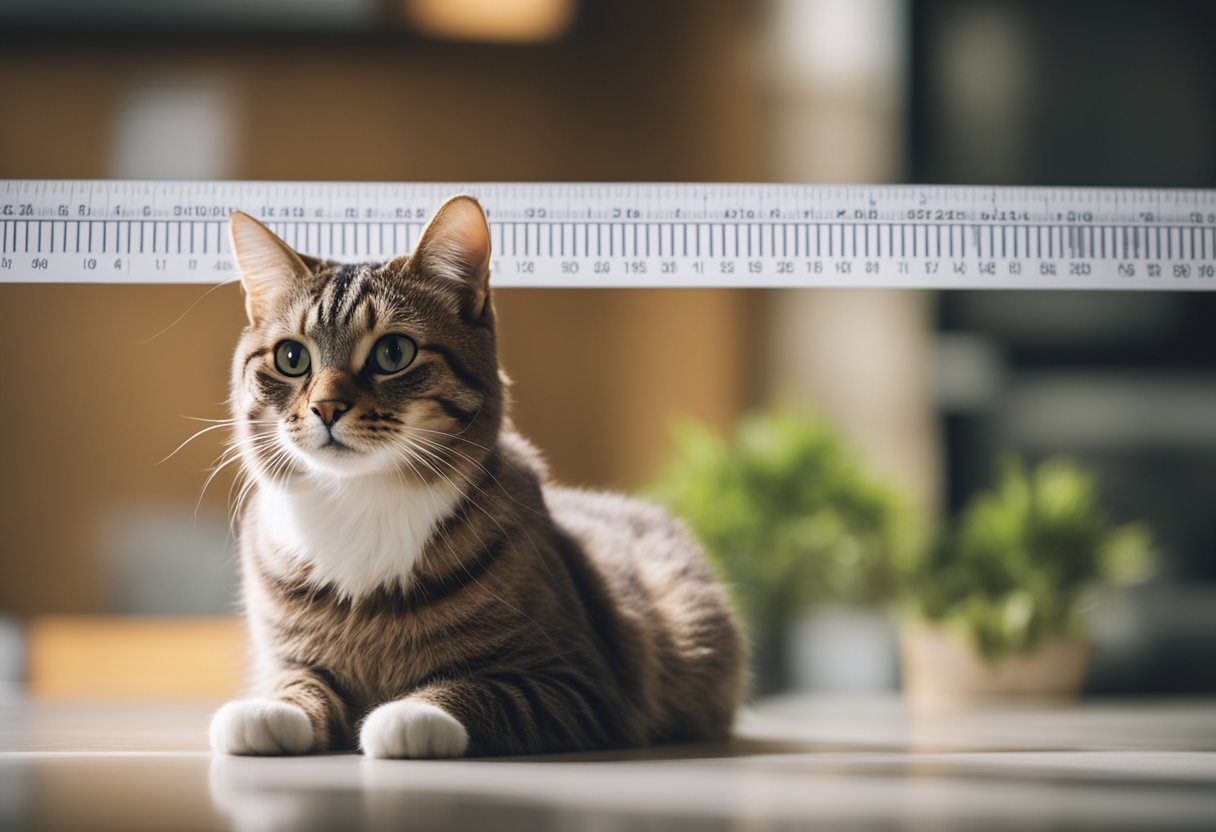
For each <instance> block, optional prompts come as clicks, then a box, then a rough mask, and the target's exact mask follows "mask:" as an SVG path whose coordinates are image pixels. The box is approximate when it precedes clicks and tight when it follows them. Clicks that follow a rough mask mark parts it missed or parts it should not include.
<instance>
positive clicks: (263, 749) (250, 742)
mask: <svg viewBox="0 0 1216 832" xmlns="http://www.w3.org/2000/svg"><path fill="white" fill-rule="evenodd" d="M312 744H313V733H312V723H311V722H310V721H309V719H308V714H306V713H304V709H303V708H300V707H297V706H296V705H289V704H287V703H286V702H276V701H275V700H273V699H238V700H236V701H235V702H229V703H228V704H227V705H225V706H224V707H222V708H220V709H219V710H218V711H216V712H215V716H213V717H211V750H212V751H214V752H215V753H216V754H304V753H305V752H307V751H310V750H311V749H312Z"/></svg>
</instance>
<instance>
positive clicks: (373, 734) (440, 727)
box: [359, 674, 620, 757]
mask: <svg viewBox="0 0 1216 832" xmlns="http://www.w3.org/2000/svg"><path fill="white" fill-rule="evenodd" d="M596 705H597V703H594V702H591V701H588V699H587V697H586V695H585V694H583V693H581V692H580V691H579V690H578V689H577V688H576V687H575V686H573V685H572V684H570V683H569V682H568V680H564V679H560V678H554V677H546V678H540V677H532V676H528V675H525V674H505V675H501V676H495V677H492V678H478V677H470V678H466V679H460V680H453V681H445V682H439V683H435V684H432V685H428V686H426V687H424V688H421V689H419V690H416V691H414V692H413V693H411V694H410V695H409V696H407V697H405V698H404V699H399V700H396V701H394V702H389V703H387V704H384V705H381V706H380V707H378V708H376V709H375V710H373V711H372V712H371V714H369V715H368V717H367V719H365V720H364V721H363V725H362V727H361V729H360V731H359V747H360V748H361V749H362V750H363V753H364V754H367V755H368V756H369V757H459V756H462V755H464V754H472V755H508V754H535V753H541V752H557V751H578V750H586V749H588V748H596V747H608V746H611V745H617V744H620V741H619V739H618V738H616V737H615V736H614V735H613V734H612V733H611V731H610V729H609V727H608V726H606V725H605V724H604V722H603V717H604V716H605V709H603V708H599V707H596Z"/></svg>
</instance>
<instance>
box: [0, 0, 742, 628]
mask: <svg viewBox="0 0 1216 832" xmlns="http://www.w3.org/2000/svg"><path fill="white" fill-rule="evenodd" d="M741 6H742V4H738V3H733V2H700V1H697V2H694V0H687V1H686V2H683V3H675V2H673V3H659V4H642V3H637V4H628V5H627V6H626V8H627V9H628V11H627V13H625V14H617V15H615V16H611V17H608V18H606V19H605V21H600V22H595V21H592V22H595V25H584V26H582V27H581V28H580V29H578V30H577V31H576V33H575V34H574V35H572V36H571V37H570V38H569V39H568V40H566V41H563V42H560V43H557V44H554V45H550V46H544V47H519V48H492V49H491V48H477V47H473V46H468V45H455V44H438V43H428V42H422V41H416V40H411V39H407V38H400V37H393V38H388V37H385V38H375V39H370V40H349V39H347V40H342V39H339V40H333V41H318V40H316V39H312V40H296V41H290V40H284V41H275V42H268V41H265V40H257V39H249V38H246V39H244V40H240V41H222V40H213V39H206V38H201V37H200V38H194V39H190V40H180V41H174V42H165V41H164V39H163V38H142V39H128V40H124V39H122V38H118V39H115V38H108V39H107V38H99V39H97V40H90V41H87V42H74V43H70V44H58V43H53V42H40V41H37V40H31V41H29V42H27V43H25V44H23V45H16V46H12V45H10V47H8V48H7V49H6V51H5V52H3V53H2V54H0V112H3V113H5V118H4V119H0V177H97V176H105V175H107V174H108V172H109V170H110V167H109V166H110V165H111V160H112V159H113V157H114V153H113V146H112V142H113V133H114V120H115V118H116V113H117V112H118V111H119V110H120V109H121V107H122V106H123V105H124V104H123V102H124V101H126V100H127V96H128V95H129V94H130V91H131V90H132V89H134V88H137V87H139V86H140V85H147V84H149V83H155V82H165V83H175V82H176V81H175V79H177V80H181V79H185V80H186V81H190V79H202V80H203V81H204V82H206V83H208V84H213V85H218V86H217V88H218V89H222V90H223V91H224V95H225V98H226V100H230V101H231V102H233V105H232V106H233V107H234V108H235V112H234V114H233V124H234V125H235V128H236V137H235V142H234V145H233V149H232V154H231V162H230V165H231V170H229V171H226V172H224V174H223V175H226V176H231V177H234V178H270V179H275V178H284V179H297V178H298V179H304V178H309V179H356V180H358V179H367V180H462V179H463V180H478V179H503V180H510V179H556V180H561V179H590V180H596V179H601V180H609V179H639V180H646V179H675V180H680V179H689V180H697V179H717V180H747V179H755V178H758V175H759V170H758V165H757V164H756V153H755V146H756V144H757V141H756V135H755V132H756V128H755V126H754V125H755V124H756V121H757V119H756V118H755V115H756V113H755V109H756V102H755V100H754V93H753V91H754V85H753V84H752V81H751V79H750V71H751V69H750V67H751V64H750V62H749V58H748V53H747V51H746V50H747V47H748V43H747V42H746V38H742V37H740V34H741V33H743V32H745V30H746V26H747V25H748V24H749V20H748V19H747V17H746V14H745V12H744V11H742V10H741ZM31 65H37V66H38V67H40V69H39V71H38V72H37V73H30V72H29V71H28V68H29V67H30V66H31ZM182 152H189V148H183V149H182ZM203 291H204V290H203V289H202V288H200V287H133V286H97V287H84V286H72V287H65V286H0V355H2V356H3V358H2V359H0V390H3V391H5V393H6V397H7V399H8V403H7V404H6V406H4V407H2V408H0V459H2V460H3V465H2V467H0V497H2V499H0V535H2V540H0V546H2V549H0V612H10V613H16V614H21V615H29V614H34V613H39V612H48V611H50V612H87V611H99V610H105V609H106V607H107V603H108V602H107V598H106V595H105V591H104V587H105V584H106V580H107V578H106V575H105V574H104V573H103V565H102V561H101V555H100V551H99V546H100V543H99V537H98V529H99V527H100V525H101V524H102V523H104V521H105V518H106V516H107V515H108V514H109V513H111V512H113V511H115V510H116V509H117V508H119V507H122V506H124V505H127V504H130V503H131V502H133V501H140V500H159V501H170V502H174V503H180V504H182V505H192V504H193V501H194V500H195V499H196V497H197V495H198V493H199V489H200V488H201V486H202V483H203V481H204V479H205V474H204V473H203V469H204V468H205V467H206V466H207V465H208V464H209V462H210V461H211V460H212V458H213V457H214V455H215V454H216V452H217V451H218V450H219V447H220V443H219V440H218V438H216V439H210V438H204V439H202V440H200V441H198V442H196V443H195V444H194V445H192V446H191V447H189V448H187V449H185V450H184V451H183V452H182V453H181V454H179V455H178V456H177V457H175V458H174V459H173V460H170V461H169V462H166V463H165V464H163V465H159V466H158V465H156V464H155V463H156V462H157V460H159V459H160V458H161V457H163V456H164V455H165V454H166V453H168V452H169V451H170V450H172V449H173V448H174V446H176V444H177V443H178V442H180V441H181V440H182V439H183V438H184V437H185V436H187V435H188V434H189V432H190V431H191V430H192V428H193V426H195V423H191V422H188V421H186V420H184V419H181V418H179V416H181V415H191V416H202V417H218V416H221V415H223V414H224V409H223V405H222V401H223V399H224V397H225V395H226V389H225V387H226V379H227V363H228V358H229V354H230V350H231V348H232V345H233V343H234V341H235V338H236V335H237V333H238V332H239V330H240V327H241V325H242V320H241V304H240V299H239V297H238V292H237V290H236V289H235V288H234V287H226V288H223V289H220V290H218V291H216V292H214V293H212V294H210V295H208V296H207V297H206V298H204V299H203V300H201V301H199V303H198V305H197V306H195V307H194V308H193V309H192V310H191V311H190V312H189V313H188V314H186V315H185V317H184V318H182V319H181V320H180V321H179V322H178V323H176V324H173V322H174V321H175V320H176V319H177V318H178V317H179V316H181V315H182V314H183V313H184V312H186V310H187V309H189V308H190V306H191V304H192V303H194V302H195V300H196V299H197V298H198V297H199V296H200V295H201V294H202V292H203ZM498 303H499V307H500V317H501V320H502V330H503V334H502V343H503V353H504V359H503V360H504V364H505V366H506V367H507V368H508V370H509V372H510V373H511V375H512V376H513V377H514V379H515V381H516V384H515V388H514V394H515V397H516V399H517V407H516V413H517V415H518V421H519V423H520V425H521V427H522V428H523V429H524V430H525V431H526V432H528V433H529V434H531V435H532V436H533V437H534V438H535V439H536V440H537V442H538V443H539V444H540V445H541V446H542V447H543V448H544V449H545V450H546V451H547V453H548V456H549V458H550V460H551V462H552V464H553V466H554V468H555V469H556V471H557V473H558V474H559V475H561V476H562V477H563V478H565V479H567V480H571V481H574V482H578V483H586V484H609V485H614V486H620V487H626V488H628V487H634V486H637V485H639V484H641V483H642V482H644V481H645V480H646V478H647V477H648V476H649V475H650V473H651V472H652V471H653V469H654V468H655V466H656V465H657V464H658V463H659V462H661V460H662V458H663V456H664V454H665V453H666V450H667V445H666V442H667V440H666V431H667V426H668V423H669V420H670V418H671V417H672V416H673V415H674V414H678V413H687V414H693V415H696V416H699V417H701V418H704V419H707V420H709V421H711V422H713V423H715V424H718V425H721V426H725V425H727V424H729V422H730V421H731V420H732V419H733V418H734V417H735V416H736V415H737V414H738V413H739V412H740V411H741V409H742V408H743V407H744V406H745V405H746V404H747V401H748V396H749V394H750V392H751V387H752V383H751V379H752V377H753V372H752V371H753V369H754V365H755V359H754V358H753V350H752V349H751V348H750V345H751V342H752V339H751V333H752V329H753V324H752V320H753V312H752V310H753V307H754V305H755V303H756V300H755V298H754V296H753V295H748V294H747V293H744V292H738V291H678V292H675V291H670V292H669V291H645V292H628V291H541V290H526V291H525V290H508V291H504V292H502V293H501V296H500V297H499V300H498ZM170 324H173V325H172V326H169V325H170ZM167 326H168V327H169V328H168V330H167V331H166V332H164V334H162V335H160V336H159V337H157V338H154V339H152V340H150V341H149V340H147V339H148V338H149V337H150V336H152V335H154V334H156V333H157V332H158V331H160V330H162V329H163V328H165V327H167ZM229 482H230V481H229V480H227V479H225V478H219V479H217V481H216V483H215V484H214V485H213V486H212V488H211V489H210V491H209V492H208V493H207V495H206V496H205V497H204V500H203V506H204V509H205V510H208V511H213V512H222V511H223V509H224V506H225V503H226V500H227V490H228V485H229ZM189 533H190V529H189V528H184V529H183V530H182V534H189Z"/></svg>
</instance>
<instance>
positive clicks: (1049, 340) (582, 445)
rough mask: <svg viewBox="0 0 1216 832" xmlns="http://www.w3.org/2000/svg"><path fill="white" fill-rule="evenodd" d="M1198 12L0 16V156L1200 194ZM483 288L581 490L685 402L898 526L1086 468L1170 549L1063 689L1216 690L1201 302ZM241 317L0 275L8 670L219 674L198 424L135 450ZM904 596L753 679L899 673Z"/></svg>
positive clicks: (366, 10)
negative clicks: (1013, 478)
mask: <svg viewBox="0 0 1216 832" xmlns="http://www.w3.org/2000/svg"><path fill="white" fill-rule="evenodd" d="M1213 32H1216V3H1210V2H1200V0H1157V1H1156V2H1152V3H1149V2H1136V1H1133V0H1104V2H1097V0H1093V2H1082V0H1056V2H1052V3H1038V2H1013V0H762V1H761V2H744V1H743V0H244V2H235V0H114V2H109V3H104V4H99V3H94V2H89V0H0V113H3V116H2V117H0V177H2V178H105V177H115V178H199V179H209V178H216V179H287V180H291V179H305V180H316V179H320V180H368V181H395V180H463V181H477V180H538V181H566V180H588V181H613V180H616V181H627V180H642V181H647V180H658V181H782V182H875V183H879V182H919V183H942V184H953V183H958V184H1027V185H1101V186H1174V187H1204V188H1211V187H1216V153H1214V152H1213V148H1216V50H1214V49H1213V48H1212V43H1211V35H1212V33H1213ZM496 303H497V305H498V308H499V316H500V321H501V324H500V326H501V345H502V358H503V363H504V365H505V367H506V369H507V371H508V372H509V373H510V375H511V377H512V378H513V379H514V382H515V385H514V398H515V407H514V414H515V418H516V421H517V423H518V424H519V426H520V427H521V429H522V430H523V431H524V432H525V433H526V434H528V435H530V436H531V437H532V438H533V439H534V440H535V441H536V442H537V443H538V444H539V445H540V446H541V447H542V448H543V449H544V450H545V452H546V453H547V455H548V458H549V460H550V462H551V463H552V466H553V468H554V470H555V473H556V475H557V476H558V477H559V478H560V479H562V480H563V481H566V482H570V483H576V484H580V485H587V486H595V487H608V488H615V489H624V490H630V491H639V490H646V489H649V488H650V487H651V485H652V483H654V482H655V479H656V477H659V476H660V472H661V471H662V470H664V466H667V465H669V464H670V460H671V459H672V458H673V454H677V455H678V453H679V449H678V448H677V446H676V445H675V444H674V441H673V434H672V425H673V423H676V422H678V421H679V420H680V419H691V420H695V421H696V422H699V423H701V424H703V425H705V426H707V429H708V430H710V431H711V432H717V433H719V434H722V435H727V434H730V433H731V432H732V431H734V430H735V427H736V425H737V424H738V423H739V421H740V419H742V418H743V417H744V416H745V414H747V413H750V412H753V411H757V410H764V409H767V408H772V407H774V406H780V407H783V408H784V409H785V410H786V411H788V412H797V413H806V414H813V415H814V416H815V418H817V419H821V420H822V421H823V422H824V423H825V424H826V425H828V426H830V429H831V430H832V431H834V432H836V433H837V434H838V435H839V437H840V440H841V442H843V443H844V444H845V445H847V446H848V447H851V448H853V449H854V450H855V453H856V455H857V459H858V465H860V466H864V467H865V469H866V470H867V471H868V472H870V475H871V476H872V477H874V478H875V479H876V480H878V481H881V482H882V483H883V484H884V487H886V488H889V489H890V491H891V492H892V493H895V494H897V495H898V498H899V500H900V502H901V503H902V504H903V505H904V506H905V507H906V510H907V512H908V513H909V514H911V515H913V516H914V517H915V518H917V523H915V524H913V525H916V526H918V527H919V528H920V529H924V528H932V527H933V526H935V525H940V524H941V523H944V522H949V520H950V518H952V517H954V516H956V515H957V514H958V512H959V511H960V510H962V509H963V508H964V506H965V505H966V504H967V502H968V500H969V499H970V498H971V497H972V496H973V495H974V494H975V493H976V492H977V491H978V490H980V489H983V488H986V487H988V486H990V485H991V483H992V482H993V478H994V476H995V464H996V460H997V459H998V456H999V455H1000V454H1001V453H1002V452H1010V451H1012V452H1016V453H1018V454H1020V455H1021V456H1022V457H1023V458H1024V459H1025V460H1027V462H1028V463H1034V462H1037V461H1038V460H1041V459H1045V458H1048V457H1051V456H1055V455H1059V454H1064V455H1067V456H1069V457H1071V458H1073V459H1075V460H1077V461H1078V463H1079V464H1080V465H1082V466H1083V467H1084V468H1085V470H1087V471H1088V472H1090V473H1091V475H1092V476H1093V479H1094V482H1095V484H1096V489H1097V491H1098V492H1099V494H1100V496H1101V501H1102V505H1103V506H1104V508H1105V511H1106V512H1107V514H1108V516H1109V517H1110V519H1111V520H1112V522H1116V523H1121V522H1125V521H1143V522H1145V523H1146V524H1147V525H1148V526H1149V527H1151V529H1152V532H1153V539H1154V542H1155V549H1156V551H1157V553H1158V563H1157V569H1156V573H1155V577H1153V578H1152V579H1151V580H1149V581H1147V582H1142V583H1139V584H1137V585H1136V586H1134V587H1128V588H1119V589H1116V588H1110V587H1108V588H1106V589H1105V590H1101V591H1099V592H1098V593H1097V594H1096V595H1095V596H1093V599H1092V603H1090V600H1087V601H1086V603H1085V604H1084V610H1083V612H1084V616H1085V619H1086V623H1087V625H1088V628H1089V632H1090V633H1091V636H1092V640H1093V661H1092V664H1091V666H1090V669H1089V672H1088V675H1087V677H1086V682H1085V684H1086V690H1088V691H1090V692H1093V693H1100V694H1124V693H1154V694H1155V693H1196V692H1211V691H1216V661H1214V660H1213V659H1216V511H1214V510H1213V506H1214V502H1213V495H1214V494H1216V336H1214V335H1213V331H1214V330H1213V322H1214V321H1216V295H1214V294H1211V293H1202V294H1189V295H1182V294H1175V293H1165V292H1162V293H1156V294H1147V293H1146V294H1134V295H1133V294H1122V293H1087V294H1074V293H1062V292H1051V293H1046V292H1044V293H1011V292H986V293H978V292H961V291H960V292H950V293H934V292H917V291H846V290H524V289H507V290H502V291H500V292H499V293H498V295H497V298H496ZM242 326H243V312H242V304H241V300H240V297H239V290H238V289H236V288H235V287H234V286H227V287H224V288H221V289H219V290H217V291H215V292H211V293H207V294H204V290H203V289H202V288H200V287H196V286H177V287H168V286H164V287H147V286H141V287H135V286H83V285H82V286H74V285H68V286H62V285H59V286H49V285H48V286H32V285H4V286H0V355H2V356H3V358H2V359H0V389H3V390H4V391H6V392H7V393H8V401H7V406H5V407H3V408H0V459H2V460H3V464H2V465H0V616H2V618H0V621H2V622H3V623H2V624H0V680H7V681H8V682H10V683H11V684H14V685H28V686H29V687H30V688H31V689H33V690H34V691H36V692H41V693H45V694H47V695H110V694H114V695H140V694H165V695H171V694H182V693H190V692H193V693H197V694H198V695H200V696H208V695H217V696H218V695H225V694H227V693H228V692H229V691H230V689H231V688H232V687H233V686H234V685H235V684H236V683H235V678H236V674H237V671H235V670H232V669H231V668H232V667H234V666H235V665H234V660H233V659H232V656H233V655H234V654H235V653H234V651H236V652H239V645H238V648H234V646H233V645H234V644H237V642H238V641H239V637H238V636H237V635H236V633H237V629H236V625H234V624H233V623H232V622H231V621H230V620H228V619H227V618H224V617H223V616H225V615H226V614H227V613H229V612H231V610H232V609H233V605H234V599H235V567H234V563H233V560H232V557H233V548H232V540H231V535H230V533H229V528H228V520H227V509H228V503H229V498H230V492H229V487H230V485H231V483H232V479H231V477H230V476H228V475H227V474H221V475H220V476H218V477H217V478H216V479H215V481H214V482H212V483H211V485H210V487H209V488H208V489H207V490H206V491H205V492H203V491H202V488H203V483H204V481H205V480H206V478H207V471H206V469H207V467H208V466H209V465H210V463H211V462H212V460H213V459H214V457H215V456H216V455H217V453H218V452H219V449H220V439H219V438H218V437H217V436H216V434H214V433H213V434H210V435H209V436H212V437H216V438H214V439H209V438H206V437H204V438H202V439H200V440H197V441H195V442H194V443H192V444H191V445H190V446H188V447H187V448H185V449H183V450H182V451H181V452H180V453H179V454H177V455H176V456H174V457H173V458H172V459H171V460H169V461H166V462H164V463H163V464H157V463H158V461H159V460H161V459H162V458H163V457H165V456H166V455H168V454H169V453H170V452H171V451H172V450H173V449H174V448H175V447H176V446H177V445H178V443H179V442H181V441H182V440H183V439H185V438H186V437H187V436H188V435H190V434H191V433H192V432H193V431H194V430H195V429H196V428H197V427H198V425H197V423H193V422H190V421H188V420H187V419H185V418H183V417H187V416H190V417H202V418H220V417H223V416H225V415H226V412H225V408H224V405H223V402H224V399H225V397H226V394H227V393H226V385H227V374H228V362H229V358H230V355H231V350H232V348H233V346H234V344H235V340H236V338H237V335H238V333H239V331H240V329H241V327H242ZM558 402H560V403H561V406H560V407H557V406H556V403H558ZM912 534H913V533H912V532H909V535H912ZM916 534H920V532H917V533H916ZM756 557H757V558H762V557H763V553H762V552H761V553H759V554H757V555H756ZM736 580H737V579H736ZM744 589H746V587H745V588H744ZM898 606H899V605H898V604H897V605H896V607H897V608H898ZM216 616H219V618H218V619H216V618H214V617H216ZM897 618H898V616H897V615H892V614H890V613H888V612H876V611H875V609H874V605H872V604H870V605H867V604H866V603H864V602H863V603H858V601H857V599H855V598H852V597H848V598H843V597H842V598H833V597H831V595H830V593H818V594H817V595H816V598H815V600H814V601H813V602H808V603H806V604H804V605H801V606H799V607H797V608H796V609H791V610H790V613H789V616H788V619H789V620H788V621H786V622H784V625H785V627H786V630H787V631H788V632H787V633H786V634H785V636H784V637H783V638H782V639H781V640H780V646H779V647H776V648H773V649H776V650H779V651H780V652H781V655H782V660H781V662H778V663H779V664H781V665H782V668H781V669H780V670H779V671H775V672H774V674H775V675H773V676H772V677H771V679H770V680H769V681H768V682H766V687H765V690H767V691H770V692H771V691H776V690H781V689H787V688H801V689H811V690H820V691H835V692H849V691H868V692H873V691H882V690H894V689H895V688H896V686H897V685H898V683H899V662H898V651H897V642H896V636H895V632H896V630H897V624H896V623H895V622H896V619H897ZM114 645H119V647H117V648H116V647H114ZM141 651H144V652H141ZM149 657H156V658H155V660H152V659H150V658H149ZM166 667H168V668H170V669H171V670H172V671H173V672H172V673H169V674H168V676H167V677H166V675H165V673H164V672H163V671H164V670H165V668H166ZM149 668H151V669H149ZM154 671H155V672H154ZM157 673H159V674H160V675H157ZM174 674H177V675H176V676H175V675H174ZM183 680H184V681H183Z"/></svg>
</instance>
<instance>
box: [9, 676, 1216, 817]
mask: <svg viewBox="0 0 1216 832" xmlns="http://www.w3.org/2000/svg"><path fill="white" fill-rule="evenodd" d="M211 707H212V706H211V705H163V704H162V705H137V704H104V705H102V704H99V705H86V704H33V703H30V702H24V701H21V700H17V699H11V698H10V699H8V700H4V699H0V828H2V829H5V830H7V829H31V830H42V829H51V830H59V829H106V830H111V829H112V830H171V829H188V830H189V829H199V830H205V829H229V828H235V829H240V830H264V831H269V830H328V829H343V830H345V829H377V830H379V829H384V830H398V829H411V830H414V829H487V830H494V831H495V832H511V831H512V830H566V829H570V830H595V832H604V831H605V830H617V829H620V830H634V829H647V830H649V829H659V828H664V829H666V828H672V829H681V830H683V829H710V830H718V829H731V830H735V829H741V830H777V829H787V828H788V829H795V828H797V829H806V828H810V827H818V828H824V829H839V828H866V829H872V828H899V829H915V830H937V829H952V828H974V829H985V830H987V829H1097V830H1110V829H1153V830H1156V829H1213V828H1216V702H1210V701H1209V702H1179V701H1169V702H1140V701H1137V702H1119V703H1105V704H1102V703H1093V704H1086V705H1084V706H1076V707H1059V706H1057V707H1041V706H1040V707H1031V706H1027V707H1004V708H967V709H952V710H949V711H938V712H931V713H926V712H920V713H911V712H909V711H908V710H906V709H905V708H904V706H903V705H902V704H901V703H900V702H899V701H898V700H882V701H867V702H846V701H839V700H837V701H831V700H822V699H813V700H805V699H790V700H783V701H773V702H768V703H765V704H764V705H762V706H761V707H759V708H757V709H755V710H753V711H750V712H748V713H747V714H745V715H744V717H743V719H742V721H741V723H740V726H739V732H738V733H739V736H738V738H737V740H736V741H735V742H733V743H732V744H730V745H728V746H717V747H700V748H663V749H651V750H644V751H637V752H629V753H616V754H600V755H579V756H567V757H547V758H529V759H522V758H521V759H510V760H476V761H465V760H457V761H437V762H429V761H426V762H419V761H369V760H364V759H362V758H360V757H358V756H355V755H342V756H326V757H312V758H296V759H251V758H212V757H211V756H210V755H209V754H207V753H206V751H205V745H206V741H205V730H206V721H207V717H208V714H209V711H210V710H211Z"/></svg>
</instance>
